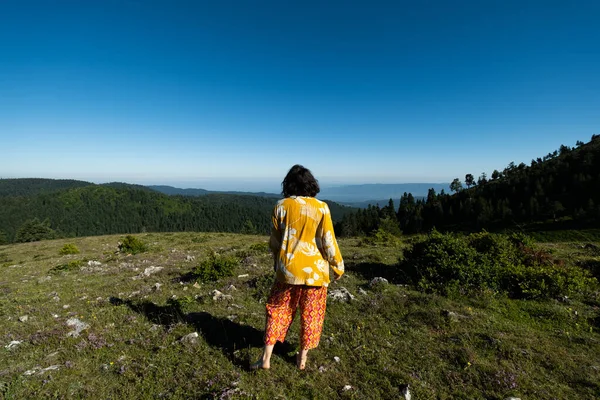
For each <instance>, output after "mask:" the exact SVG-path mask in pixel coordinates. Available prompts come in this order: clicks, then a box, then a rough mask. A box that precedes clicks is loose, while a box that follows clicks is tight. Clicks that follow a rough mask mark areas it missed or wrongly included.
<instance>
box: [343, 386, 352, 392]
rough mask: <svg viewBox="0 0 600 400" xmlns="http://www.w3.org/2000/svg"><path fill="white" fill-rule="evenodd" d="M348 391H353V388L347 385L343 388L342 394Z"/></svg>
mask: <svg viewBox="0 0 600 400" xmlns="http://www.w3.org/2000/svg"><path fill="white" fill-rule="evenodd" d="M348 390H352V386H350V385H346V386H344V387H343V388H342V392H347V391H348Z"/></svg>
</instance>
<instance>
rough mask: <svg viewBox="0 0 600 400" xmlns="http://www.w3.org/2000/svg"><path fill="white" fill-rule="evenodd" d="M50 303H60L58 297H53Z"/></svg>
mask: <svg viewBox="0 0 600 400" xmlns="http://www.w3.org/2000/svg"><path fill="white" fill-rule="evenodd" d="M52 301H56V302H59V301H60V297H58V296H54V297H53V298H52Z"/></svg>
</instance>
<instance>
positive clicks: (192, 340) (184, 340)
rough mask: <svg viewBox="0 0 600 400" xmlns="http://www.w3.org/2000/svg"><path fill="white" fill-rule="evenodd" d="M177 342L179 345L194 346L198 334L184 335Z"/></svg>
mask: <svg viewBox="0 0 600 400" xmlns="http://www.w3.org/2000/svg"><path fill="white" fill-rule="evenodd" d="M179 341H180V342H181V343H189V344H196V343H198V332H192V333H190V334H188V335H185V336H184V337H182V338H181V339H180V340H179Z"/></svg>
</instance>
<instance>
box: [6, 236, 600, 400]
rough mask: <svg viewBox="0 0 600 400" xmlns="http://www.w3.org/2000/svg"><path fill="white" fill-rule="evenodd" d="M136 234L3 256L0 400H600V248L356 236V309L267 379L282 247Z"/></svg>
mask: <svg viewBox="0 0 600 400" xmlns="http://www.w3.org/2000/svg"><path fill="white" fill-rule="evenodd" d="M394 237H396V236H394ZM135 238H137V239H138V240H140V241H141V242H143V243H144V244H146V246H147V249H148V250H147V251H146V252H137V253H135V254H134V252H132V251H119V250H122V249H119V248H118V243H119V241H121V242H124V241H123V237H122V236H97V237H85V238H71V239H68V241H67V240H62V239H61V240H48V241H42V242H32V243H22V244H11V245H4V246H0V262H2V263H1V264H0V276H1V278H0V293H1V297H0V299H1V300H0V321H1V323H0V345H1V346H2V347H0V398H4V399H23V398H120V399H137V398H165V399H188V398H206V399H245V398H255V399H277V398H280V399H305V398H314V399H336V398H340V399H398V398H399V395H400V389H399V386H400V385H402V384H409V385H410V387H411V391H412V395H413V399H479V398H485V399H505V398H506V397H509V396H514V397H520V398H522V399H596V398H599V397H600V361H599V360H600V334H599V333H598V331H599V330H600V294H599V293H598V287H597V283H596V281H595V278H597V277H598V268H597V266H598V264H599V263H600V261H599V256H600V254H599V253H598V248H599V245H600V244H599V243H598V242H589V241H586V242H560V243H534V242H532V241H531V240H530V239H528V238H525V237H519V236H511V235H493V234H489V233H479V234H474V235H468V236H459V235H445V234H441V233H435V232H434V233H432V234H431V235H427V236H415V237H411V238H406V237H400V238H399V237H396V239H397V240H396V241H394V242H393V243H385V245H382V244H381V242H379V243H378V241H374V242H373V243H369V242H368V241H365V240H361V239H342V240H341V241H340V246H341V249H342V253H343V255H344V257H345V261H346V265H347V273H346V275H345V276H344V277H343V278H342V280H340V281H338V282H336V283H332V284H331V286H330V288H329V291H330V292H333V291H335V290H338V289H340V288H341V287H344V288H346V289H347V290H348V291H349V292H350V293H351V294H352V295H353V296H354V300H350V301H348V302H343V301H342V302H335V301H333V300H332V299H330V300H329V301H328V309H327V318H326V322H325V327H324V332H323V336H322V340H321V344H320V346H319V348H318V349H317V350H315V351H313V352H311V353H310V354H309V364H308V367H307V370H306V371H304V372H300V371H297V370H296V368H295V364H294V353H295V352H296V351H297V347H298V325H297V321H296V322H295V323H294V324H293V326H292V328H291V329H290V332H289V334H288V338H287V340H286V343H284V344H283V345H277V346H276V354H275V356H274V357H273V360H272V369H271V370H270V371H260V372H256V373H252V372H249V371H248V370H247V366H248V364H249V362H250V361H252V360H254V359H256V358H257V357H258V355H259V353H260V346H261V340H262V334H263V329H264V322H265V321H264V301H265V299H266V296H267V295H268V292H269V288H270V285H271V283H272V265H273V264H272V259H271V256H270V254H269V251H268V246H267V244H266V241H267V238H266V237H265V236H256V235H235V234H221V233H143V234H139V235H136V236H135ZM384 242H385V241H384ZM67 244H72V245H74V246H76V247H77V248H78V249H79V250H80V253H78V254H69V255H60V254H59V252H60V250H61V249H62V248H63V247H64V246H65V245H67ZM199 265H200V266H202V267H201V271H202V274H204V275H205V277H206V278H210V279H205V277H203V276H201V275H200V274H198V272H199V271H198V269H199V267H198V266H199ZM435 265H437V266H438V268H437V269H436V268H434V266H435ZM511 265H512V266H514V271H513V270H511V268H510V266H511ZM213 271H214V272H213ZM217 271H218V272H217ZM530 271H533V272H532V273H531V274H530V273H529V272H530ZM211 274H212V275H211ZM190 277H191V278H190ZM375 277H384V278H386V279H387V280H388V282H389V283H385V281H383V280H376V282H377V283H373V284H371V282H372V280H373V278H375ZM506 277H513V278H514V277H517V278H518V279H516V278H515V280H510V279H506ZM213 279H216V280H213ZM569 282H571V283H569ZM219 293H220V294H219ZM194 332H196V333H197V334H198V335H197V336H196V335H194V334H193V333H194ZM190 334H192V335H190Z"/></svg>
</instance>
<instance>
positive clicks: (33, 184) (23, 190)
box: [0, 178, 93, 197]
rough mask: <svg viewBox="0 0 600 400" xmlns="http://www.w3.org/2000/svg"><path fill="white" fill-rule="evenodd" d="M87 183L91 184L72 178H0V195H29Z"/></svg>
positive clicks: (87, 183)
mask: <svg viewBox="0 0 600 400" xmlns="http://www.w3.org/2000/svg"><path fill="white" fill-rule="evenodd" d="M89 185H93V184H92V183H90V182H85V181H76V180H73V179H42V178H23V179H0V197H3V196H30V195H35V194H38V193H46V192H54V191H57V190H61V189H72V188H77V187H83V186H89Z"/></svg>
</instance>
